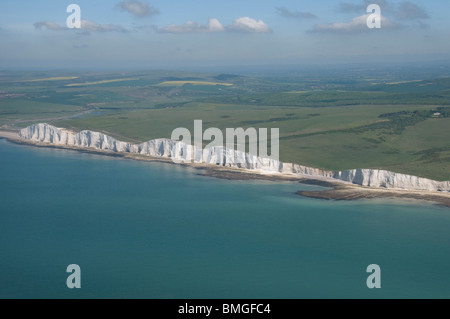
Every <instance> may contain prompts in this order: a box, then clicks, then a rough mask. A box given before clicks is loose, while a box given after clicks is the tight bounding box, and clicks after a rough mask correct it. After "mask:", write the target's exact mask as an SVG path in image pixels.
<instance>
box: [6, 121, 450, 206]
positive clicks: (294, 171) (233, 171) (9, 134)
mask: <svg viewBox="0 0 450 319" xmlns="http://www.w3.org/2000/svg"><path fill="white" fill-rule="evenodd" d="M39 125H40V127H39V128H40V129H44V131H45V130H48V129H51V130H53V133H52V134H50V133H48V132H46V134H43V133H42V132H44V131H40V133H38V135H37V136H34V137H33V134H35V133H36V132H34V133H33V134H31V135H30V130H33V129H36V126H32V127H33V128H32V127H29V128H26V129H23V130H22V131H21V132H20V134H19V133H18V132H17V131H16V132H14V131H0V137H4V138H7V139H8V140H11V141H13V142H16V143H22V144H31V145H35V146H44V147H57V148H64V149H72V150H77V151H83V152H90V153H97V154H102V155H109V156H121V157H125V158H131V159H136V160H145V161H159V162H166V163H173V161H172V158H171V156H173V155H174V153H173V150H174V149H177V143H179V142H175V141H171V140H166V139H161V140H160V141H159V143H155V142H154V141H149V142H147V144H146V145H145V146H143V145H138V146H136V145H133V144H129V143H125V142H120V141H116V140H114V139H112V138H110V137H108V136H102V134H101V133H97V132H88V131H86V132H80V133H73V132H64V131H61V130H62V129H57V128H53V127H51V126H48V125H47V124H39ZM55 130H58V131H55ZM55 132H56V133H57V134H56V135H55ZM61 133H68V134H72V136H73V137H72V138H74V140H73V142H72V143H71V144H70V143H61V136H64V134H61ZM27 134H28V137H27ZM77 134H88V135H89V138H88V139H87V138H85V140H84V144H86V145H85V146H83V142H81V140H80V143H78V145H77V143H76V142H75V139H76V138H75V136H77ZM39 136H40V137H39ZM55 136H59V140H54V138H55ZM68 136H69V135H67V138H68ZM86 136H87V135H86ZM86 136H85V137H86ZM78 137H80V136H79V135H78ZM96 138H97V140H96ZM101 140H102V141H103V142H102V143H101V144H102V146H100V147H99V144H98V143H99V142H100V141H101ZM108 140H109V141H108ZM66 141H67V140H66ZM105 141H108V143H109V144H108V145H109V146H107V147H105V146H104V143H105ZM170 142H172V144H170ZM96 143H97V144H96ZM121 143H125V144H121ZM166 143H169V144H167V145H165V144H166ZM173 143H174V144H173ZM144 144H145V143H144ZM118 145H119V149H117V146H118ZM149 146H152V147H149ZM133 147H136V149H135V152H130V151H131V150H132V149H133ZM144 149H146V151H143V150H144ZM178 149H180V145H178ZM216 151H217V150H216ZM194 153H195V152H194ZM225 163H228V162H227V161H226V159H225ZM212 164H213V165H212ZM251 164H252V166H251V167H250V166H249V167H233V166H226V165H220V163H219V165H217V158H215V159H214V160H213V161H212V162H211V163H184V165H189V166H191V167H194V168H197V169H201V170H202V172H201V173H199V175H205V176H211V177H217V178H224V179H234V180H246V179H248V180H250V179H252V180H271V181H292V182H300V183H303V184H312V185H318V186H323V187H327V188H329V189H325V190H317V191H299V192H298V193H297V194H298V195H301V196H305V197H311V198H320V199H334V200H356V199H364V198H366V199H370V198H414V199H419V200H426V201H432V202H435V203H438V204H440V205H443V206H446V207H450V193H449V189H450V187H449V185H448V184H449V183H448V182H436V181H431V182H432V184H434V185H438V187H437V188H433V189H431V190H427V189H417V190H414V189H398V188H389V184H385V185H387V187H386V186H385V187H373V186H371V187H368V186H362V185H355V182H360V183H363V182H364V181H363V180H358V178H357V179H355V180H354V181H352V182H350V181H345V180H338V179H336V177H338V178H339V177H342V176H344V177H348V176H350V175H349V174H348V173H347V174H343V172H336V173H334V174H330V172H326V171H322V170H317V169H313V168H307V167H302V166H300V165H298V167H297V168H296V166H295V164H286V163H270V164H269V165H268V166H266V167H264V166H261V163H258V162H253V163H251ZM277 165H278V166H277ZM283 165H285V167H284V168H283ZM274 167H278V169H276V170H273V168H274ZM286 167H287V168H288V169H286ZM268 168H269V169H268ZM392 174H396V173H392ZM397 175H400V176H401V177H402V178H401V179H402V180H405V177H404V176H403V175H402V174H397ZM393 176H395V175H391V176H390V178H392V177H393ZM360 177H361V176H360ZM363 178H364V176H363ZM414 178H416V179H414ZM417 179H418V178H417V177H413V176H408V178H407V180H409V181H411V180H415V181H417ZM423 180H425V179H418V181H419V183H416V185H418V187H424V185H425V184H427V183H429V181H430V180H425V181H423ZM424 182H426V183H425V184H424ZM425 186H429V185H425ZM330 188H331V189H330Z"/></svg>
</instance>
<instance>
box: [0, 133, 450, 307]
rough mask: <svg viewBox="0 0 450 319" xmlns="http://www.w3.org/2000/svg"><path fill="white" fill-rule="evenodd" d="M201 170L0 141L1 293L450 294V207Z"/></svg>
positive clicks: (205, 295) (26, 295)
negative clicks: (74, 278) (77, 283)
mask: <svg viewBox="0 0 450 319" xmlns="http://www.w3.org/2000/svg"><path fill="white" fill-rule="evenodd" d="M198 173H199V172H198V171H197V170H194V169H190V168H186V167H180V166H176V165H170V164H162V163H145V162H137V161H132V160H126V159H119V158H111V157H105V156H98V155H92V154H85V153H80V152H75V151H67V150H58V149H43V148H36V147H30V146H21V145H16V144H11V143H9V142H7V141H5V140H0V298H431V297H433V298H449V297H450V210H449V209H448V208H443V207H438V206H435V205H431V204H427V203H424V202H419V201H413V200H411V201H394V200H371V201H355V202H336V201H323V200H316V199H308V198H303V197H300V196H296V195H295V194H294V193H295V192H296V191H297V190H300V189H315V188H317V187H315V186H307V185H301V184H297V183H275V182H261V181H226V180H220V179H215V178H208V177H202V176H198V175H197V174H198ZM69 264H78V265H79V266H80V267H81V285H82V288H81V289H68V288H67V286H66V279H67V276H68V275H69V274H68V273H66V268H67V266H68V265H69ZM369 264H378V265H380V267H381V284H382V288H381V289H375V290H371V289H368V288H367V286H366V279H367V276H368V275H369V274H368V273H366V268H367V266H368V265H369Z"/></svg>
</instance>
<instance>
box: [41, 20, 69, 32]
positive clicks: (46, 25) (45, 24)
mask: <svg viewBox="0 0 450 319" xmlns="http://www.w3.org/2000/svg"><path fill="white" fill-rule="evenodd" d="M34 27H35V28H36V29H43V28H46V29H48V30H52V31H62V30H65V29H67V28H64V27H61V26H60V25H58V24H56V23H54V22H51V21H39V22H36V23H35V24H34Z"/></svg>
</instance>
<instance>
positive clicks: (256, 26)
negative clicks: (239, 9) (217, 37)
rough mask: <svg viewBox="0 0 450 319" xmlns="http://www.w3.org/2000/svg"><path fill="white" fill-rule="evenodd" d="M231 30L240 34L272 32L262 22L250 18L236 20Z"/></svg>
mask: <svg viewBox="0 0 450 319" xmlns="http://www.w3.org/2000/svg"><path fill="white" fill-rule="evenodd" d="M230 30H233V31H239V32H260V33H267V32H272V30H271V29H270V28H269V26H268V25H267V24H266V23H265V22H264V21H262V20H255V19H252V18H249V17H241V18H238V19H236V20H234V22H233V24H232V25H231V27H230Z"/></svg>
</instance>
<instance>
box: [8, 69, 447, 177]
mask: <svg viewBox="0 0 450 319" xmlns="http://www.w3.org/2000/svg"><path fill="white" fill-rule="evenodd" d="M43 75H47V78H52V77H51V76H52V74H28V73H27V74H17V73H6V74H2V76H0V125H2V128H10V129H11V128H15V129H17V128H20V127H25V126H27V125H29V124H32V123H35V122H42V121H45V122H47V123H50V124H53V125H57V126H60V127H66V128H71V129H74V130H83V129H90V130H95V131H102V132H105V133H107V134H109V135H112V136H114V137H116V138H119V139H121V140H126V141H131V142H143V141H146V140H149V139H153V138H160V137H170V136H171V132H172V131H173V130H174V129H175V128H178V127H186V128H188V129H190V130H193V122H194V120H203V126H204V129H206V128H209V127H218V128H220V129H222V130H224V129H225V128H227V127H234V128H236V127H243V128H248V127H255V128H272V127H274V128H279V129H280V157H281V158H280V159H281V160H282V161H285V162H295V163H300V164H304V165H308V166H313V167H318V168H324V169H332V170H343V169H350V168H380V169H388V170H392V171H397V172H403V173H407V174H413V175H418V176H422V177H428V178H432V179H436V180H450V142H449V139H448V136H450V80H449V79H436V80H421V81H414V80H405V79H404V78H402V77H400V78H398V79H397V78H395V77H392V76H391V77H389V80H388V81H387V80H386V81H385V83H386V84H378V85H372V84H370V83H369V84H367V82H369V81H366V79H362V80H361V82H358V83H356V84H355V83H350V84H349V83H347V82H346V80H345V77H344V78H343V77H342V76H340V77H339V78H340V80H339V81H341V82H342V84H340V83H341V82H339V81H338V80H335V83H334V84H333V85H332V88H329V89H327V88H326V87H323V86H320V87H318V86H317V81H314V79H313V78H311V77H297V78H290V79H289V81H288V82H287V81H281V80H279V79H277V78H275V77H274V78H273V79H272V81H271V80H270V78H263V77H245V76H237V75H229V74H219V75H216V74H199V73H180V72H169V71H167V72H165V71H164V72H163V71H158V72H156V71H155V72H141V73H126V74H124V73H120V74H119V73H117V74H111V73H110V74H83V73H80V74H74V75H73V76H71V77H69V76H64V75H59V74H58V75H53V79H56V78H59V80H53V81H51V82H46V83H43V82H40V81H35V82H30V81H29V79H30V78H34V79H37V78H41V79H44V78H45V77H44V76H43ZM75 75H76V77H75V78H74V76H75ZM74 80H76V82H73V81H74ZM370 80H371V81H370V82H372V81H375V82H378V83H380V82H382V79H381V78H377V79H370ZM25 81H28V82H25ZM124 81H125V82H124ZM217 81H224V82H217ZM331 82H332V81H331V80H330V83H331ZM205 83H208V84H205ZM393 83H398V84H393ZM73 84H77V85H73ZM394 88H396V89H394ZM206 142H207V141H206Z"/></svg>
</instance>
